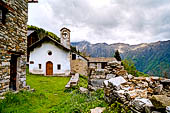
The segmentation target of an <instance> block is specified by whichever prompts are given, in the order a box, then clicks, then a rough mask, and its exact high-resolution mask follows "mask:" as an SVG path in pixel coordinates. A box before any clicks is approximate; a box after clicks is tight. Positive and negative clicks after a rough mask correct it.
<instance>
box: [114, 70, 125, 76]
mask: <svg viewBox="0 0 170 113" xmlns="http://www.w3.org/2000/svg"><path fill="white" fill-rule="evenodd" d="M116 74H117V75H119V76H125V75H127V74H128V73H127V71H126V70H120V71H118V72H117V73H116Z"/></svg>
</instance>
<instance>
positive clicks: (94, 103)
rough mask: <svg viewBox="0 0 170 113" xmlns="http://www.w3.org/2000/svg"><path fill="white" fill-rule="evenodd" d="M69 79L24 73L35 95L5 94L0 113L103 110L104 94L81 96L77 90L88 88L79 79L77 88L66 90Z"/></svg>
mask: <svg viewBox="0 0 170 113" xmlns="http://www.w3.org/2000/svg"><path fill="white" fill-rule="evenodd" d="M69 79H70V78H69V77H45V76H40V75H32V74H27V84H28V85H30V86H31V88H34V89H35V91H34V92H28V91H20V92H19V93H17V94H14V93H10V92H9V93H7V94H6V95H5V97H6V99H4V100H0V113H79V112H89V111H90V109H91V108H95V107H104V106H107V104H106V103H105V102H104V100H103V98H102V97H103V95H104V92H103V91H102V90H101V91H97V92H92V93H90V94H80V92H79V91H78V88H79V87H87V84H88V83H87V77H85V76H82V75H81V76H80V81H79V84H78V86H77V87H75V88H74V89H72V90H65V85H66V84H67V82H68V81H69Z"/></svg>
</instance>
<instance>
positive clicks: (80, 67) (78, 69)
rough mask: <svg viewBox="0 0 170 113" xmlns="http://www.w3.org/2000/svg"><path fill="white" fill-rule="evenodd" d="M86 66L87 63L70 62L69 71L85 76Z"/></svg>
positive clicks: (79, 60)
mask: <svg viewBox="0 0 170 113" xmlns="http://www.w3.org/2000/svg"><path fill="white" fill-rule="evenodd" d="M87 70H88V65H87V61H84V60H81V59H77V60H71V71H72V72H74V73H79V74H82V75H85V76H87Z"/></svg>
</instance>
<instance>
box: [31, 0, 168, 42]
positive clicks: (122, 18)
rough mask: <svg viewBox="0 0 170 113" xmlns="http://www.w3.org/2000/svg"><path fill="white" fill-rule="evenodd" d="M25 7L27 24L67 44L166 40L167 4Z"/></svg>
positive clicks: (96, 0)
mask: <svg viewBox="0 0 170 113" xmlns="http://www.w3.org/2000/svg"><path fill="white" fill-rule="evenodd" d="M38 1H39V3H30V4H29V11H28V12H29V13H28V24H29V25H35V26H38V27H41V28H43V29H45V30H48V31H51V32H53V33H55V34H57V35H58V36H60V35H59V34H60V32H59V31H60V29H61V28H62V27H67V28H69V29H70V30H71V41H72V42H73V41H82V40H87V41H89V42H91V43H103V42H105V43H108V44H111V43H119V42H121V43H128V44H139V43H149V42H155V41H159V40H162V41H163V40H170V0H38Z"/></svg>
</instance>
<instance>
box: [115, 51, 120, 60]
mask: <svg viewBox="0 0 170 113" xmlns="http://www.w3.org/2000/svg"><path fill="white" fill-rule="evenodd" d="M114 57H115V58H116V59H117V60H118V61H121V57H120V54H119V51H118V50H116V52H115V55H114Z"/></svg>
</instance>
